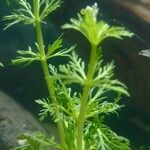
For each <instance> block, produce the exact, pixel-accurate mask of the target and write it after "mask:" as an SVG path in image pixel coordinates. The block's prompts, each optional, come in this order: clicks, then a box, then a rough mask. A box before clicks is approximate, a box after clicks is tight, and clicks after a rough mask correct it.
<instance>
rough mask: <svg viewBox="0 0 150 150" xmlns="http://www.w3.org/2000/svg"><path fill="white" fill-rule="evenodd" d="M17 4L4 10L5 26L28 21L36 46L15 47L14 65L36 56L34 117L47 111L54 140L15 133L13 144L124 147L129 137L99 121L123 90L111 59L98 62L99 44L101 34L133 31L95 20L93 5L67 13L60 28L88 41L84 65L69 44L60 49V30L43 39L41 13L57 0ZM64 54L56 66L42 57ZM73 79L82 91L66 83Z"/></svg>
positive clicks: (28, 148)
mask: <svg viewBox="0 0 150 150" xmlns="http://www.w3.org/2000/svg"><path fill="white" fill-rule="evenodd" d="M17 2H18V4H19V5H20V8H19V9H18V10H16V11H14V12H13V13H12V15H10V16H6V17H4V20H6V21H8V24H7V25H6V29H7V28H9V27H10V26H12V25H15V24H17V23H20V22H21V23H24V24H32V25H33V27H34V28H35V32H36V37H37V41H36V47H37V50H36V51H33V50H32V48H31V47H29V48H28V50H21V51H18V54H20V56H18V57H17V58H16V59H14V60H12V63H13V64H15V65H18V64H24V65H28V64H30V63H32V62H33V61H40V62H41V65H42V68H43V74H44V77H45V81H46V85H47V89H48V92H49V97H48V98H43V99H40V100H36V102H37V103H38V104H39V105H41V106H42V108H41V111H40V113H39V115H40V119H41V120H43V119H45V117H50V116H52V117H53V120H54V122H55V123H56V125H57V129H58V134H59V138H60V143H56V141H55V139H54V138H53V137H52V138H49V136H47V135H44V134H43V133H40V132H37V133H33V134H29V133H24V134H22V135H21V136H20V137H19V138H20V139H21V140H25V143H24V144H23V145H21V146H20V147H18V148H15V149H16V150H47V149H48V148H50V147H55V148H56V149H61V150H130V143H129V140H128V139H126V138H124V137H122V136H118V135H117V134H116V133H114V132H113V131H112V130H111V129H110V128H109V127H108V126H106V125H105V118H106V117H107V115H109V114H113V113H114V114H118V113H117V111H118V110H119V109H120V108H121V107H122V105H119V103H118V102H119V100H120V99H121V96H122V94H124V95H127V96H129V93H128V92H127V87H126V86H125V85H124V84H123V83H121V82H120V81H119V80H117V79H114V67H115V65H114V61H112V62H110V63H107V64H104V62H103V57H102V49H101V44H102V42H103V40H104V39H106V38H109V37H114V38H117V39H123V37H131V36H132V35H133V34H132V33H130V32H128V31H127V30H125V28H124V27H118V26H110V25H109V24H107V23H106V22H104V21H103V20H100V21H99V20H97V16H98V12H99V10H98V7H97V4H96V3H95V4H94V5H93V6H87V7H86V8H85V9H82V10H81V11H80V13H78V19H70V22H71V23H70V24H65V25H63V26H62V28H64V29H74V30H77V31H79V32H81V33H82V34H83V35H84V36H85V37H86V38H87V39H88V41H89V43H90V48H91V52H90V58H89V62H88V65H87V66H86V64H85V62H84V61H83V60H82V59H81V58H80V57H79V56H78V55H77V54H76V52H75V46H72V47H70V48H69V49H62V45H63V44H62V36H60V37H59V38H58V39H57V40H56V41H54V43H52V44H49V45H48V47H46V46H45V45H44V41H43V33H42V29H41V25H42V23H44V22H45V19H46V17H47V16H48V15H49V14H50V13H51V12H53V11H55V10H56V9H57V8H58V7H60V5H61V3H62V2H61V1H60V0H51V1H50V0H33V5H31V4H30V3H29V2H28V1H27V0H18V1H17ZM54 57H55V58H56V59H57V57H68V58H69V62H68V63H67V64H60V65H59V66H58V67H56V66H53V65H52V64H50V65H48V62H47V61H48V59H51V58H54ZM74 84H78V85H79V86H81V88H82V91H81V92H77V91H75V90H74V89H72V87H73V86H72V85H74ZM108 92H113V93H114V99H113V100H110V99H109V98H108V97H107V93H108Z"/></svg>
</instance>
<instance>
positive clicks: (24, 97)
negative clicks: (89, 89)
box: [0, 0, 150, 150]
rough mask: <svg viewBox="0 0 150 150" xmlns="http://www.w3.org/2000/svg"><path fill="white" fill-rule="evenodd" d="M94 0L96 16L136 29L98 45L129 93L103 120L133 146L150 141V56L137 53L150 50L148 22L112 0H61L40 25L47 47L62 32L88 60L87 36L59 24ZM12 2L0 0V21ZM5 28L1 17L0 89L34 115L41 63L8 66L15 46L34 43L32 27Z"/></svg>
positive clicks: (40, 92)
mask: <svg viewBox="0 0 150 150" xmlns="http://www.w3.org/2000/svg"><path fill="white" fill-rule="evenodd" d="M94 2H97V3H98V6H99V7H100V12H101V13H100V15H99V18H103V19H104V20H106V21H107V22H108V23H110V24H115V25H123V26H125V27H126V28H127V29H128V30H130V31H132V32H134V33H135V36H134V37H133V38H132V39H124V40H123V41H120V40H116V39H107V40H105V41H104V43H103V45H102V47H103V52H104V57H105V60H106V61H111V60H112V59H114V60H115V64H116V69H115V74H116V77H117V78H119V79H120V80H121V81H122V82H124V83H125V84H126V85H127V86H128V88H129V92H130V94H131V97H129V98H127V97H123V99H122V103H123V104H125V106H126V107H125V108H123V109H122V110H121V111H120V116H119V118H117V117H116V116H108V119H107V123H108V124H109V126H111V127H112V128H113V129H114V130H115V131H116V132H118V133H119V134H120V135H122V136H126V137H127V138H129V139H130V140H131V142H132V144H133V145H137V146H138V147H140V146H141V145H149V144H150V138H149V137H150V109H149V108H150V94H149V93H150V78H149V73H150V59H149V58H147V57H143V56H139V55H138V53H139V51H140V50H142V49H149V48H150V36H149V35H150V24H149V23H146V22H144V21H143V20H142V19H140V18H138V17H136V16H135V15H134V14H132V13H131V12H130V11H129V10H128V9H125V8H123V7H122V6H120V5H119V4H117V3H114V2H113V1H112V0H110V1H109V0H101V1H91V0H88V1H81V0H78V1H73V0H65V1H64V3H63V5H62V7H61V8H59V10H57V11H56V12H55V13H53V14H51V15H50V17H48V21H47V24H44V25H43V32H44V39H45V43H46V45H47V44H49V43H51V42H53V41H54V40H55V39H56V38H57V37H58V36H59V35H60V34H61V33H62V32H63V33H64V35H63V37H64V46H65V47H70V46H71V45H73V44H75V43H77V44H78V46H77V51H78V53H80V55H81V56H82V57H83V58H84V59H85V60H87V59H88V56H89V45H88V43H87V41H86V39H84V37H83V36H82V35H80V34H79V33H76V32H74V31H71V30H69V31H64V30H62V29H61V28H60V26H61V25H63V24H64V23H66V22H69V18H70V17H76V13H77V12H79V10H80V9H81V8H84V7H85V6H86V5H92V4H93V3H94ZM13 6H14V7H16V8H17V6H16V5H15V3H14V2H13V3H11V4H10V6H9V7H8V6H7V5H6V3H5V1H0V20H2V17H3V16H5V15H8V14H10V12H11V10H12V7H13ZM3 28H4V22H3V21H1V23H0V61H1V62H3V64H4V65H5V67H4V68H2V69H0V89H1V90H2V91H4V92H6V93H7V94H9V95H10V96H12V97H13V98H14V99H16V101H18V103H20V104H21V105H23V106H24V107H25V108H26V109H28V110H29V111H31V112H32V113H33V114H34V115H35V116H37V114H38V111H39V107H38V105H37V104H35V102H34V101H35V99H39V98H42V97H46V96H47V91H46V87H45V83H44V79H43V76H42V70H41V67H40V64H39V63H38V62H37V63H36V62H35V63H33V64H31V65H29V66H27V67H21V66H17V67H16V66H12V65H10V61H11V59H13V58H15V57H16V50H22V49H23V50H25V49H27V47H28V46H32V47H35V46H34V42H35V36H34V30H33V28H32V27H31V26H22V25H16V26H14V27H12V28H10V29H8V30H6V31H3ZM53 63H54V64H55V63H56V62H55V61H53ZM57 63H59V62H58V61H57ZM146 150H148V149H146Z"/></svg>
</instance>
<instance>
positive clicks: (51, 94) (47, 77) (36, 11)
mask: <svg viewBox="0 0 150 150" xmlns="http://www.w3.org/2000/svg"><path fill="white" fill-rule="evenodd" d="M33 7H34V16H35V31H36V37H37V44H38V46H39V54H40V56H41V64H42V69H43V73H44V77H45V81H46V85H47V89H48V93H49V97H50V99H51V100H52V103H54V104H56V105H57V99H56V95H55V91H54V85H53V79H52V78H51V76H50V74H49V69H48V64H47V60H46V55H45V49H44V42H43V35H42V30H41V22H40V16H39V0H34V2H33ZM57 113H59V111H58V112H57ZM57 128H58V132H59V136H60V141H61V144H62V149H65V147H66V143H65V133H64V128H63V124H62V122H61V121H58V122H57Z"/></svg>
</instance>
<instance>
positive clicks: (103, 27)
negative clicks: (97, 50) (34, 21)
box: [62, 3, 133, 45]
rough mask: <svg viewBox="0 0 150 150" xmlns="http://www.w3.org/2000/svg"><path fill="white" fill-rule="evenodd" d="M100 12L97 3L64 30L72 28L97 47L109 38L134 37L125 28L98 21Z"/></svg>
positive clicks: (79, 14) (81, 12) (72, 20)
mask: <svg viewBox="0 0 150 150" xmlns="http://www.w3.org/2000/svg"><path fill="white" fill-rule="evenodd" d="M98 12H99V10H98V8H97V3H95V4H94V5H93V6H92V7H90V6H87V7H86V8H85V9H81V11H80V13H78V19H70V21H71V24H65V25H63V26H62V28H64V29H69V28H71V29H75V30H77V31H79V32H81V33H82V34H83V35H84V36H85V37H86V38H87V39H88V40H89V42H90V43H93V44H95V45H97V44H99V43H100V42H102V41H103V40H104V39H106V38H108V37H115V38H118V39H123V37H125V36H126V37H131V36H132V35H133V33H131V32H128V31H127V30H125V28H124V27H115V26H112V27H111V26H110V25H109V24H107V23H105V22H104V21H103V20H100V21H97V15H98Z"/></svg>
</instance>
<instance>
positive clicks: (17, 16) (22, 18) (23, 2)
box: [3, 0, 62, 29]
mask: <svg viewBox="0 0 150 150" xmlns="http://www.w3.org/2000/svg"><path fill="white" fill-rule="evenodd" d="M37 1H38V5H39V11H40V16H39V18H38V19H39V20H40V21H41V22H43V21H44V19H45V18H46V17H47V16H48V15H49V14H50V13H52V12H53V11H55V10H56V9H57V8H59V7H60V5H61V3H62V2H61V1H60V0H37ZM16 2H17V3H18V5H19V6H18V7H19V9H17V10H15V11H14V12H12V14H11V15H9V16H5V17H4V18H3V20H4V21H8V23H7V24H6V27H5V28H4V29H7V28H9V27H11V26H13V25H15V24H18V23H23V24H33V25H35V21H36V19H37V18H36V17H35V14H34V12H33V8H32V6H31V5H30V3H29V2H28V0H16Z"/></svg>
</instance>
